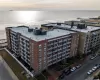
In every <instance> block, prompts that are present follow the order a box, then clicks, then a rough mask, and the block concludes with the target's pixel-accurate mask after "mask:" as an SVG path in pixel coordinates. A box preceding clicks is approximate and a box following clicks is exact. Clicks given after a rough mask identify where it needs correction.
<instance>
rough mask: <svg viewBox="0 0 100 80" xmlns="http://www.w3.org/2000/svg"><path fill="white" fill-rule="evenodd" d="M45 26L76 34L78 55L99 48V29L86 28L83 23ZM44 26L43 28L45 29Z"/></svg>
mask: <svg viewBox="0 0 100 80" xmlns="http://www.w3.org/2000/svg"><path fill="white" fill-rule="evenodd" d="M45 25H49V26H53V28H59V29H64V30H70V31H76V32H78V34H79V46H78V52H79V53H82V54H87V53H91V52H92V53H94V52H95V51H96V50H98V49H99V48H100V27H93V26H86V25H85V24H83V23H79V24H77V26H74V24H71V25H67V24H66V23H48V24H45ZM45 25H44V27H46V26H45Z"/></svg>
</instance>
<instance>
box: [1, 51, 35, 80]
mask: <svg viewBox="0 0 100 80" xmlns="http://www.w3.org/2000/svg"><path fill="white" fill-rule="evenodd" d="M0 55H1V56H2V57H3V59H4V60H5V61H6V63H7V64H8V65H9V67H10V68H11V69H12V71H13V72H14V73H15V75H16V76H17V77H18V78H19V80H28V79H27V77H26V76H25V75H22V74H21V72H22V71H25V70H24V69H23V68H22V67H21V66H20V64H18V63H17V61H16V60H15V59H13V58H12V57H11V56H10V55H9V53H7V52H6V51H5V50H1V51H0ZM29 80H36V79H35V78H32V77H31V78H30V79H29Z"/></svg>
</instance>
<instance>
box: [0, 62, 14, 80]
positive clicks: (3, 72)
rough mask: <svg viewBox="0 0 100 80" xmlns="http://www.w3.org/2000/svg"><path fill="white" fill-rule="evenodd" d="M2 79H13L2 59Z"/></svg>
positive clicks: (0, 78) (0, 79)
mask: <svg viewBox="0 0 100 80" xmlns="http://www.w3.org/2000/svg"><path fill="white" fill-rule="evenodd" d="M0 80H13V79H12V77H11V75H10V74H9V72H8V70H7V69H6V68H5V66H4V65H3V62H2V61H0Z"/></svg>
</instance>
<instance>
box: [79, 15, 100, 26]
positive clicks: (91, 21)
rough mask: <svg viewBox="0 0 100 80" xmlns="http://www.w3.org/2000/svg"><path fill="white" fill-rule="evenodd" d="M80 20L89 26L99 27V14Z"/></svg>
mask: <svg viewBox="0 0 100 80" xmlns="http://www.w3.org/2000/svg"><path fill="white" fill-rule="evenodd" d="M80 22H82V23H85V24H86V25H89V26H95V27H96V26H98V27H100V16H99V17H97V18H88V19H80Z"/></svg>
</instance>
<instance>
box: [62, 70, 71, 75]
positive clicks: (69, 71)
mask: <svg viewBox="0 0 100 80" xmlns="http://www.w3.org/2000/svg"><path fill="white" fill-rule="evenodd" d="M63 73H65V75H69V74H70V73H71V70H70V69H66V70H64V71H63Z"/></svg>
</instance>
